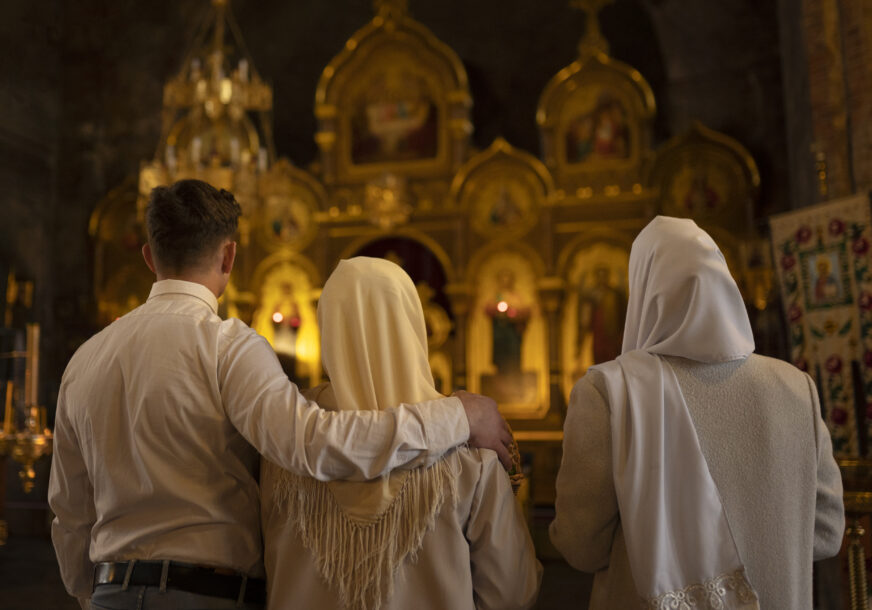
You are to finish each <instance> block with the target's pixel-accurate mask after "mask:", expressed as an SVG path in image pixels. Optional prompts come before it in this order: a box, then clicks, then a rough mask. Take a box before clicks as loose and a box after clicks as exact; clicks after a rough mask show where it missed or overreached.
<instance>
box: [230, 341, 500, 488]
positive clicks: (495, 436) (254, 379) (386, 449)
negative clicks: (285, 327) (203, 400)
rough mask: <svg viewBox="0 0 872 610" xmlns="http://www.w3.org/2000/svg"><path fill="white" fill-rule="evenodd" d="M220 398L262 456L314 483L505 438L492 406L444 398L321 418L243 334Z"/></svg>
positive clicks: (262, 345) (264, 346) (268, 354)
mask: <svg viewBox="0 0 872 610" xmlns="http://www.w3.org/2000/svg"><path fill="white" fill-rule="evenodd" d="M218 375H219V382H220V384H221V388H220V391H221V398H222V400H223V403H224V408H225V410H226V412H227V415H228V417H229V418H230V421H231V422H232V423H233V425H234V426H235V427H236V429H237V430H239V432H240V433H241V434H242V435H243V436H244V437H245V439H246V440H248V442H250V443H251V444H252V445H253V446H254V447H255V448H256V449H257V450H258V451H259V452H260V453H261V454H263V455H264V456H266V457H267V458H268V459H270V460H272V461H273V462H275V463H277V464H279V465H280V466H282V467H283V468H286V469H287V470H290V471H292V472H295V473H298V474H302V475H308V476H312V477H315V478H317V479H320V480H332V479H350V480H363V479H372V478H375V477H377V476H380V475H382V474H385V473H388V472H390V471H391V470H393V469H394V468H397V467H401V466H402V467H415V466H419V465H429V464H432V463H433V462H435V461H436V460H437V459H439V457H440V456H441V455H442V454H443V453H445V452H446V451H447V450H449V449H451V448H452V447H455V446H457V445H460V444H462V443H465V442H467V440H469V441H470V442H474V443H476V444H478V446H484V447H487V444H488V443H489V444H499V448H498V447H487V448H493V449H494V450H498V449H501V450H502V453H503V454H504V455H505V457H506V461H508V450H507V449H506V446H507V445H508V443H510V442H511V437H510V435H509V434H508V431H507V430H506V429H505V422H504V421H503V420H502V417H501V416H500V415H499V413H498V412H497V410H496V404H495V403H493V401H492V400H490V399H487V398H484V397H479V396H475V395H463V396H460V397H452V398H443V399H439V400H433V401H429V402H425V403H421V404H416V405H399V406H397V407H396V408H392V409H387V410H385V411H337V412H332V411H324V410H323V409H320V408H319V407H318V406H317V405H316V404H315V403H313V402H309V401H307V400H306V399H305V398H303V396H302V395H301V394H300V391H299V389H298V388H297V387H296V386H295V385H294V384H292V383H290V382H289V381H288V379H287V376H286V375H285V374H284V372H283V371H282V369H281V366H280V365H279V363H278V359H277V358H276V356H275V353H274V352H273V350H272V348H271V347H270V346H269V343H267V342H266V340H265V339H263V338H262V337H260V336H259V335H257V334H256V333H254V332H245V333H243V334H242V335H241V336H239V337H236V338H235V339H234V340H232V341H231V342H230V344H229V345H228V347H227V349H226V351H225V352H224V353H223V354H222V356H221V358H220V361H219V371H218Z"/></svg>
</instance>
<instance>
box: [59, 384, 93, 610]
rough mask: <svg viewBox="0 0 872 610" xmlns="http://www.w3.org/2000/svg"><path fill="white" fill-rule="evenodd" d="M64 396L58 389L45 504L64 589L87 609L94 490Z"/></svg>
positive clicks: (89, 595)
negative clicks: (58, 397) (47, 506)
mask: <svg viewBox="0 0 872 610" xmlns="http://www.w3.org/2000/svg"><path fill="white" fill-rule="evenodd" d="M63 396H64V389H63V387H61V393H60V399H59V400H58V409H57V415H56V417H55V430H54V447H53V451H52V454H53V455H52V464H51V475H50V476H49V484H48V503H49V505H50V506H51V509H52V511H53V512H54V514H55V518H54V521H52V525H51V538H52V542H53V543H54V547H55V554H56V555H57V558H58V566H59V567H60V571H61V578H62V579H63V582H64V586H65V587H66V589H67V592H68V593H69V594H70V595H72V596H74V597H76V598H77V599H78V600H79V603H80V605H82V607H83V608H86V607H87V605H88V598H90V597H91V585H92V577H93V569H94V566H93V564H92V563H91V560H90V558H89V556H88V552H89V548H90V545H91V528H92V527H93V525H94V521H95V520H96V514H95V511H94V490H93V488H92V487H91V481H90V479H89V478H88V471H87V469H86V468H85V462H84V459H83V458H82V452H81V450H80V449H79V439H78V438H77V437H76V434H75V431H74V429H73V427H72V426H71V424H70V421H69V419H68V415H67V410H66V407H65V405H64V401H63Z"/></svg>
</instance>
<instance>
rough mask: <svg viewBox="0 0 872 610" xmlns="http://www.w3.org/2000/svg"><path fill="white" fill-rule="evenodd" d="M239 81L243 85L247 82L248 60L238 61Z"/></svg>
mask: <svg viewBox="0 0 872 610" xmlns="http://www.w3.org/2000/svg"><path fill="white" fill-rule="evenodd" d="M239 80H241V81H242V82H243V83H244V82H247V81H248V60H247V59H240V60H239Z"/></svg>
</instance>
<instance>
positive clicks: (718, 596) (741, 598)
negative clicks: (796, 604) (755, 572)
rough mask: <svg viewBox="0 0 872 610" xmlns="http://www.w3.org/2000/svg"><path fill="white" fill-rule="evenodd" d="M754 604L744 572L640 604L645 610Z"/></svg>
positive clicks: (693, 609)
mask: <svg viewBox="0 0 872 610" xmlns="http://www.w3.org/2000/svg"><path fill="white" fill-rule="evenodd" d="M756 601H757V594H756V593H754V589H753V588H752V587H751V583H749V582H748V577H747V576H746V575H745V569H744V568H739V569H738V570H736V571H735V572H728V573H727V574H721V575H720V576H715V577H714V578H711V579H709V580H707V581H705V582H703V583H697V584H694V585H690V586H689V587H685V588H684V589H680V590H676V591H670V592H668V593H664V594H663V595H660V596H658V597H652V598H650V599H647V600H643V601H642V608H643V609H644V610H729V609H730V608H737V607H745V606H746V605H748V604H752V603H754V602H756Z"/></svg>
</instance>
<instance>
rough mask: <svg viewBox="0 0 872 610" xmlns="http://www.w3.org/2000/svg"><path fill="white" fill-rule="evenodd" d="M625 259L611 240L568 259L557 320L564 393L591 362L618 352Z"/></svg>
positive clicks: (624, 302) (623, 312)
mask: <svg viewBox="0 0 872 610" xmlns="http://www.w3.org/2000/svg"><path fill="white" fill-rule="evenodd" d="M628 248H629V245H628ZM628 264H629V254H628V252H627V250H625V249H623V248H620V247H618V246H616V245H612V244H610V243H594V244H592V245H589V246H587V247H585V248H583V249H581V250H579V251H578V252H577V253H576V254H575V255H574V257H573V259H572V264H571V265H570V266H569V270H568V276H567V284H568V285H569V290H568V291H567V298H566V303H565V305H564V307H563V317H562V323H561V329H562V332H561V335H562V337H561V353H562V356H561V368H562V370H563V374H562V383H563V389H564V392H565V393H566V396H567V398H568V397H569V392H570V391H571V389H572V386H573V385H574V384H575V382H576V381H577V380H578V379H579V378H580V377H581V376H583V375H584V374H585V373H586V372H587V369H588V368H589V367H591V366H593V365H594V364H598V363H601V362H607V361H609V360H614V359H615V358H617V357H618V356H619V355H620V353H621V347H622V343H623V334H624V321H625V318H626V311H627V279H626V274H627V265H628Z"/></svg>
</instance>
